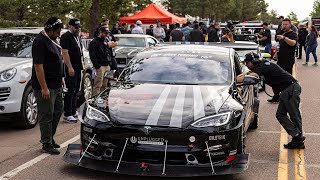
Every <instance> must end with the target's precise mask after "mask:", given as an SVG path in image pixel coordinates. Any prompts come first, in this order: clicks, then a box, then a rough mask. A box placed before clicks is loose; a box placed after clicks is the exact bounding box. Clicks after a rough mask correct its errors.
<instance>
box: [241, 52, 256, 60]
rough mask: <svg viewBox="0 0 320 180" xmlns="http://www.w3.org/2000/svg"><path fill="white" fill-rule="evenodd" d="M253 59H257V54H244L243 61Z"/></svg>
mask: <svg viewBox="0 0 320 180" xmlns="http://www.w3.org/2000/svg"><path fill="white" fill-rule="evenodd" d="M255 59H259V55H258V54H256V53H254V52H251V53H247V54H246V55H245V58H244V61H253V60H255Z"/></svg>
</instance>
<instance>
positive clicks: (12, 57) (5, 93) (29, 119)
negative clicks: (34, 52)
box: [0, 28, 41, 128]
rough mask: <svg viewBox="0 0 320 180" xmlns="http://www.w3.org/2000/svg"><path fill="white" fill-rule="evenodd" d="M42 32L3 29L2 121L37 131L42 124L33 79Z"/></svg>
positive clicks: (0, 43)
mask: <svg viewBox="0 0 320 180" xmlns="http://www.w3.org/2000/svg"><path fill="white" fill-rule="evenodd" d="M40 31H41V29H38V28H10V29H0V63H1V66H0V121H9V122H10V123H14V124H18V125H19V126H20V127H23V128H33V127H34V126H35V125H36V124H37V122H38V120H37V103H36V100H35V96H34V94H33V91H32V87H31V82H30V79H31V74H32V56H31V47H32V41H33V40H34V38H35V36H36V35H37V34H38V33H39V32H40ZM12 117H14V118H12Z"/></svg>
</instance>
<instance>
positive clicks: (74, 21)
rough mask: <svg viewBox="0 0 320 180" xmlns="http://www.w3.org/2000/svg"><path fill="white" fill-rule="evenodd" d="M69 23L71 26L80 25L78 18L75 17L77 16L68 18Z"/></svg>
mask: <svg viewBox="0 0 320 180" xmlns="http://www.w3.org/2000/svg"><path fill="white" fill-rule="evenodd" d="M69 25H71V26H81V24H80V19H77V18H73V19H70V21H69Z"/></svg>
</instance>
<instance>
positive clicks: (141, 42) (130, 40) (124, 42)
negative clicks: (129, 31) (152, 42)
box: [116, 37, 146, 47]
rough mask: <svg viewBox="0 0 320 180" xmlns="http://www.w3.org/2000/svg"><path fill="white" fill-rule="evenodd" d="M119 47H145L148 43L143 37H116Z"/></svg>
mask: <svg viewBox="0 0 320 180" xmlns="http://www.w3.org/2000/svg"><path fill="white" fill-rule="evenodd" d="M116 38H117V41H118V44H119V46H126V47H145V46H146V42H145V38H143V37H116Z"/></svg>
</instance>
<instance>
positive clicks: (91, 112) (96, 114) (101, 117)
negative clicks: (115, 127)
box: [86, 106, 110, 122]
mask: <svg viewBox="0 0 320 180" xmlns="http://www.w3.org/2000/svg"><path fill="white" fill-rule="evenodd" d="M86 117H87V118H88V119H92V120H96V121H100V122H108V121H110V119H109V118H108V116H107V115H105V114H104V113H103V112H101V111H99V110H98V109H95V108H93V107H91V106H88V107H87V112H86Z"/></svg>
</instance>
